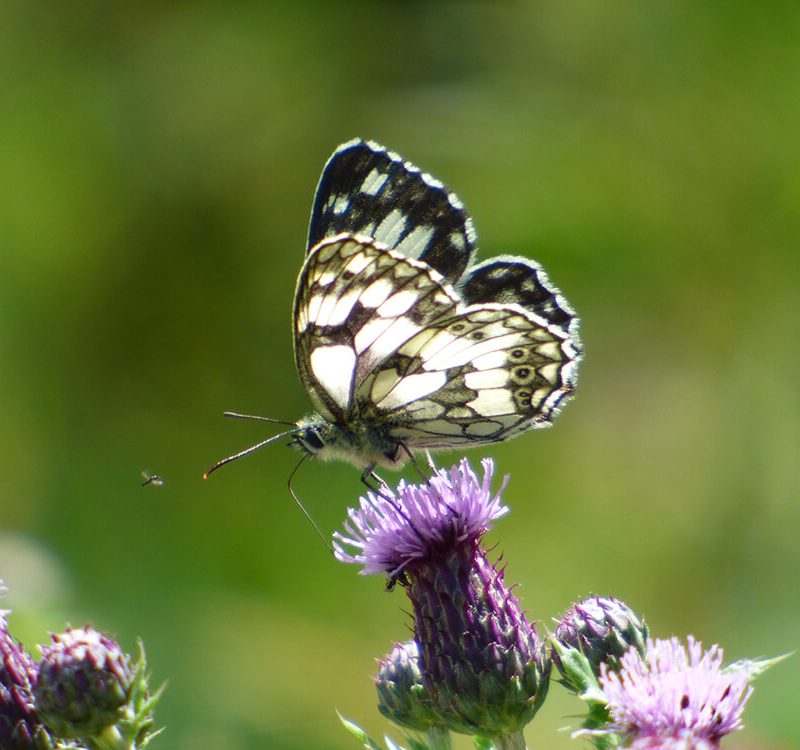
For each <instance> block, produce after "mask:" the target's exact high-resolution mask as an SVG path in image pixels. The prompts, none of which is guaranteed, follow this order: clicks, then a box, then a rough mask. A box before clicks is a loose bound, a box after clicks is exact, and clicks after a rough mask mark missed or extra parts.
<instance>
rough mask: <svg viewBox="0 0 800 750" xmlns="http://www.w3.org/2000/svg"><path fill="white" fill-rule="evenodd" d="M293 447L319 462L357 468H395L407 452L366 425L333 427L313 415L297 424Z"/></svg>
mask: <svg viewBox="0 0 800 750" xmlns="http://www.w3.org/2000/svg"><path fill="white" fill-rule="evenodd" d="M293 444H294V445H296V446H298V448H300V450H301V451H303V452H304V453H306V454H307V455H309V456H313V457H314V458H317V459H319V460H320V461H332V460H335V461H347V462H348V463H351V464H353V465H354V466H356V467H358V468H359V469H365V468H367V467H368V466H381V467H384V468H387V469H397V468H399V467H401V466H402V465H403V464H404V463H405V462H406V461H407V460H408V453H407V452H406V450H405V449H404V447H403V445H402V444H401V443H400V442H399V441H398V440H396V439H391V438H389V437H387V435H386V434H385V431H382V430H380V429H379V428H376V427H375V426H374V425H371V424H370V423H369V422H366V421H361V422H357V423H351V424H337V423H334V422H331V421H330V420H329V419H326V418H325V417H324V416H323V415H322V414H318V413H314V414H310V415H309V416H307V417H303V419H301V420H299V421H298V422H297V432H296V434H295V437H294V441H293Z"/></svg>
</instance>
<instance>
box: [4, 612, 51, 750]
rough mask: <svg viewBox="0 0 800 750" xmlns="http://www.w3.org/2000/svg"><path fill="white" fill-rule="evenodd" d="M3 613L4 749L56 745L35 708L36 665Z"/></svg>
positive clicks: (23, 749) (31, 748) (34, 748)
mask: <svg viewBox="0 0 800 750" xmlns="http://www.w3.org/2000/svg"><path fill="white" fill-rule="evenodd" d="M6 614H7V613H6V612H4V611H1V610H0V748H2V749H3V750H41V749H42V748H46V747H50V746H51V745H52V743H51V741H50V738H49V737H48V734H47V731H46V729H45V728H44V726H43V725H42V723H41V721H40V720H39V718H38V716H37V715H36V710H35V709H34V706H33V686H34V684H35V683H36V665H35V664H34V662H33V660H32V659H31V658H30V656H28V654H27V653H26V652H25V651H24V650H23V649H22V646H21V645H20V644H19V643H18V642H17V641H16V640H15V639H14V638H12V637H11V635H10V634H9V632H8V630H7V626H6V618H5V616H6Z"/></svg>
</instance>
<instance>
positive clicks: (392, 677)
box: [375, 640, 442, 732]
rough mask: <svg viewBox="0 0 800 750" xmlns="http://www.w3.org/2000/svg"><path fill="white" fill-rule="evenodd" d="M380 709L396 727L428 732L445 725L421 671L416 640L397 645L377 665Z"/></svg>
mask: <svg viewBox="0 0 800 750" xmlns="http://www.w3.org/2000/svg"><path fill="white" fill-rule="evenodd" d="M375 686H376V688H377V689H378V709H379V710H380V712H381V713H382V714H383V715H384V716H385V717H386V718H387V719H390V720H391V721H393V722H394V723H395V724H399V725H400V726H402V727H406V728H408V729H415V730H417V731H420V732H426V731H428V730H430V729H432V728H434V727H437V726H440V725H441V724H442V721H441V719H440V718H439V717H438V715H437V713H436V708H435V705H434V703H433V699H432V698H431V695H430V692H429V691H428V688H427V687H426V686H425V683H424V681H423V679H422V672H421V671H420V667H419V650H418V648H417V642H416V641H414V640H411V641H407V642H406V643H398V644H397V645H396V646H395V647H394V648H393V649H392V650H391V652H390V653H389V655H388V656H387V657H386V658H385V659H381V661H380V662H379V663H378V674H377V676H376V678H375Z"/></svg>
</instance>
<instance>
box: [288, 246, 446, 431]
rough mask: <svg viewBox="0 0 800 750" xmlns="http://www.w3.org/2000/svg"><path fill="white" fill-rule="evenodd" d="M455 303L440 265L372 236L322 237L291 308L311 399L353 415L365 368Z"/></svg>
mask: <svg viewBox="0 0 800 750" xmlns="http://www.w3.org/2000/svg"><path fill="white" fill-rule="evenodd" d="M457 303H458V297H457V295H456V294H455V292H454V291H453V289H452V287H450V285H449V284H447V282H446V281H445V280H444V279H443V278H442V277H441V276H440V275H439V274H438V273H437V272H436V271H433V270H432V269H431V268H429V267H428V266H427V265H426V264H425V263H422V262H420V261H418V260H415V259H414V258H408V257H406V256H404V255H402V254H401V253H398V252H397V251H394V250H389V249H387V248H384V247H382V246H380V245H378V244H376V243H375V242H374V241H373V240H372V239H371V238H369V237H361V236H353V235H349V234H342V235H339V236H337V237H332V238H329V239H326V240H323V241H322V242H320V243H318V244H317V245H316V246H315V247H314V249H313V250H312V252H311V254H310V255H309V256H308V257H307V258H306V262H305V264H304V265H303V269H302V271H301V272H300V277H299V278H298V281H297V290H296V291H295V309H294V321H295V361H296V364H297V369H298V372H299V374H300V378H301V380H302V381H303V383H304V384H305V385H306V388H307V389H308V391H309V394H310V396H311V399H312V401H313V402H314V405H315V406H316V407H317V409H318V410H319V411H320V412H321V413H322V414H323V415H324V416H326V417H327V418H329V419H331V420H335V421H336V422H337V423H344V424H346V423H347V422H348V421H350V420H351V419H353V418H355V416H356V415H359V412H360V410H361V405H359V404H358V400H359V395H360V393H362V392H363V389H362V383H363V382H364V380H365V379H366V378H367V376H368V375H369V374H370V373H371V372H373V371H374V370H375V369H376V368H379V367H381V366H382V363H383V362H385V361H386V360H387V359H390V358H392V357H394V356H395V355H396V353H397V350H398V349H399V348H400V347H401V346H402V345H403V344H404V343H405V342H406V341H408V340H409V339H411V338H413V337H414V336H415V335H417V334H418V333H420V332H421V331H423V330H425V329H426V327H427V326H428V325H429V324H430V323H431V322H432V321H434V320H437V319H439V318H441V317H443V316H447V315H449V314H452V313H453V312H454V311H455V309H456V306H457Z"/></svg>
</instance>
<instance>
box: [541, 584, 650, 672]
mask: <svg viewBox="0 0 800 750" xmlns="http://www.w3.org/2000/svg"><path fill="white" fill-rule="evenodd" d="M554 639H555V641H556V642H557V643H558V644H559V646H561V647H563V648H566V649H576V650H577V651H579V652H580V653H581V654H583V656H584V657H585V658H586V661H587V662H588V665H589V667H590V669H591V671H592V673H593V674H594V676H595V677H596V676H597V675H598V674H599V671H600V664H603V663H605V664H607V665H608V668H609V669H610V670H612V671H615V670H617V669H619V659H620V657H621V656H622V655H623V654H624V653H625V652H626V651H627V650H628V649H629V648H630V647H631V646H634V647H635V648H636V650H637V651H638V652H639V653H644V648H645V642H646V640H647V625H646V624H645V623H644V621H643V620H642V619H640V618H639V617H638V615H636V613H635V612H634V611H633V610H632V609H631V608H630V607H628V605H627V604H625V602H623V601H621V600H620V599H616V598H614V597H613V596H611V597H601V596H592V597H589V598H587V599H584V600H582V601H580V602H577V603H576V604H573V605H572V606H571V607H570V608H569V609H568V610H567V612H566V613H565V614H564V616H563V617H562V618H561V620H560V621H559V623H558V627H556V632H555V635H554ZM559 650H560V649H556V650H555V651H554V654H553V661H554V663H555V664H556V666H557V667H558V669H559V671H560V672H561V675H562V677H564V679H565V680H566V682H567V683H568V685H571V686H573V687H575V686H574V684H573V683H574V681H573V680H571V678H570V674H569V669H566V668H565V667H566V665H565V663H564V661H563V660H562V659H561V658H560V657H559V655H558V653H557V652H558V651H559Z"/></svg>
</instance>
